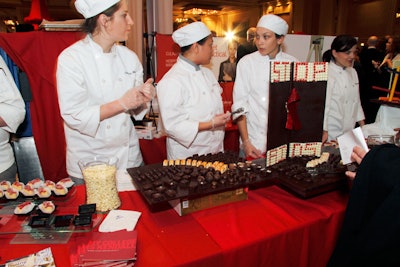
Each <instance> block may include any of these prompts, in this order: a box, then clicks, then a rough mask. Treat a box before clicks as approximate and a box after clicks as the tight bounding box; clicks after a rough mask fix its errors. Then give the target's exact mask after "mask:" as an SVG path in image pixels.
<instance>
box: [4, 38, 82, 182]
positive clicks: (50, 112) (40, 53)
mask: <svg viewBox="0 0 400 267" xmlns="http://www.w3.org/2000/svg"><path fill="white" fill-rule="evenodd" d="M81 37H82V33H80V32H79V33H78V32H40V31H38V32H36V31H35V32H21V33H2V34H0V47H1V48H3V50H4V51H5V52H6V53H7V54H8V56H9V57H10V58H11V59H12V60H13V61H14V62H15V64H16V65H17V66H18V67H19V68H20V69H21V70H23V71H24V72H26V74H27V76H28V79H29V83H30V86H31V90H32V102H31V120H32V132H33V136H34V139H35V143H36V148H37V151H38V155H39V159H40V162H41V165H42V170H43V175H44V177H45V179H49V180H54V181H57V180H60V179H62V178H64V177H66V176H67V172H66V165H65V157H66V155H65V138H64V129H63V123H62V119H61V116H60V111H59V107H58V98H57V89H56V82H55V68H56V62H57V57H58V55H59V54H60V53H61V51H62V50H64V49H65V48H66V47H68V46H69V45H71V44H72V43H74V42H76V41H77V40H79V39H80V38H81Z"/></svg>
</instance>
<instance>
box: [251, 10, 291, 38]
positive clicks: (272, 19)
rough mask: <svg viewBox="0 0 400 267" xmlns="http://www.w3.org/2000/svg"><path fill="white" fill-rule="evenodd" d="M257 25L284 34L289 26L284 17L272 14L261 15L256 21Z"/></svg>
mask: <svg viewBox="0 0 400 267" xmlns="http://www.w3.org/2000/svg"><path fill="white" fill-rule="evenodd" d="M257 27H262V28H266V29H269V30H271V31H273V32H274V33H276V34H279V35H286V34H287V32H288V28H289V26H288V24H287V23H286V21H285V20H284V19H282V18H281V17H279V16H276V15H272V14H268V15H264V16H262V17H261V18H260V20H259V21H258V23H257Z"/></svg>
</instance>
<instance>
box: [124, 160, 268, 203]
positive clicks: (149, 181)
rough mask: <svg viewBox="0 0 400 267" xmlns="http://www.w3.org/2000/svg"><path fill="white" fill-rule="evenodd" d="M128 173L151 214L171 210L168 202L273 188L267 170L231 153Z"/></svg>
mask: <svg viewBox="0 0 400 267" xmlns="http://www.w3.org/2000/svg"><path fill="white" fill-rule="evenodd" d="M128 173H129V174H130V176H131V177H132V179H133V182H134V184H135V186H136V188H137V189H138V191H139V192H140V194H141V195H142V197H143V198H144V199H145V201H146V203H147V204H148V206H149V208H150V210H152V211H158V210H163V209H166V208H171V206H170V205H169V201H171V200H175V199H195V198H199V197H203V196H206V195H211V194H217V193H220V192H224V191H230V190H234V189H237V188H254V187H259V186H268V185H273V184H274V181H273V180H274V176H273V174H272V173H271V171H270V170H268V169H266V168H265V167H263V166H262V165H261V164H257V163H254V162H250V161H244V160H243V159H242V158H239V157H238V155H237V154H235V153H231V152H226V153H222V152H221V153H217V154H208V155H201V156H199V155H194V156H193V157H191V158H187V159H183V160H164V162H163V163H162V164H153V165H147V166H142V167H137V168H130V169H128Z"/></svg>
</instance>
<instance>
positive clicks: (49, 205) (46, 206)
mask: <svg viewBox="0 0 400 267" xmlns="http://www.w3.org/2000/svg"><path fill="white" fill-rule="evenodd" d="M39 209H40V211H41V212H43V213H46V214H51V213H53V211H54V210H55V209H56V206H55V205H54V203H53V202H52V201H44V202H43V203H42V204H40V205H39Z"/></svg>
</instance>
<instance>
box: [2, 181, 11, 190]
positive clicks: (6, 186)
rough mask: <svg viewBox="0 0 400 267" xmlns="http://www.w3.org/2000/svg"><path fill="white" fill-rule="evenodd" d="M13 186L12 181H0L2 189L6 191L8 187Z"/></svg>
mask: <svg viewBox="0 0 400 267" xmlns="http://www.w3.org/2000/svg"><path fill="white" fill-rule="evenodd" d="M10 187H11V183H10V182H9V181H1V182H0V189H1V190H3V191H6V190H7V189H8V188H10Z"/></svg>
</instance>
